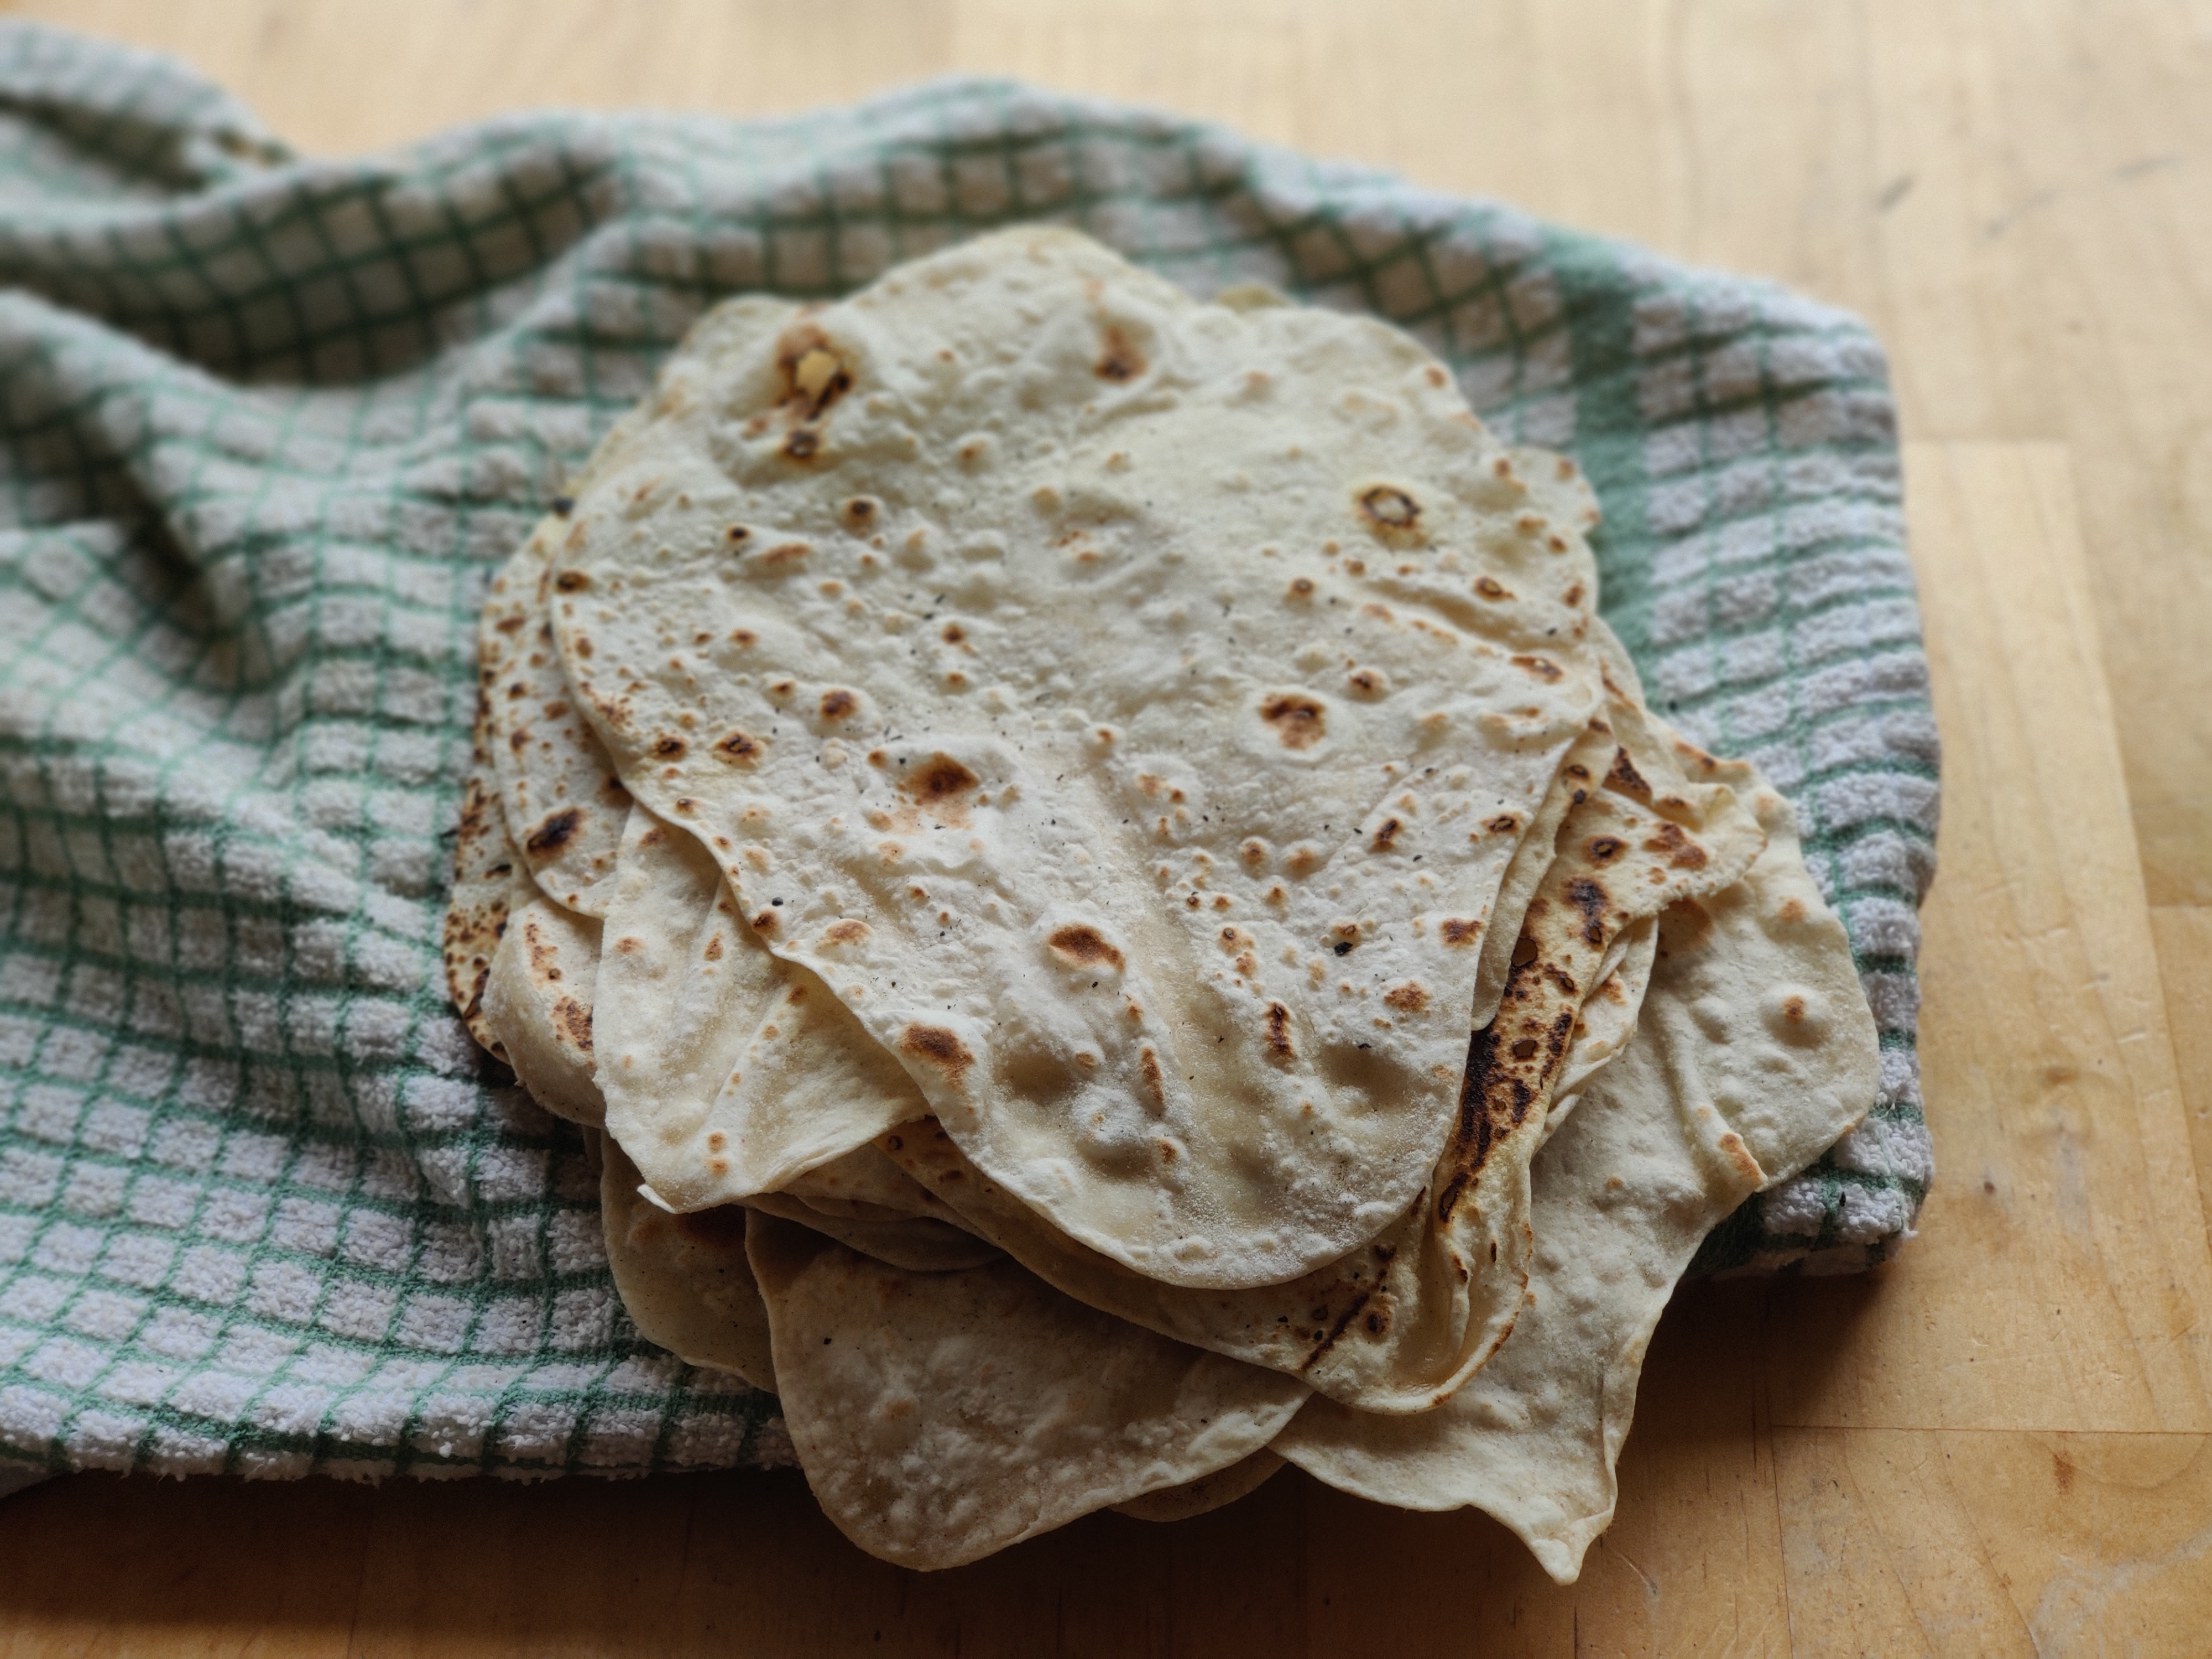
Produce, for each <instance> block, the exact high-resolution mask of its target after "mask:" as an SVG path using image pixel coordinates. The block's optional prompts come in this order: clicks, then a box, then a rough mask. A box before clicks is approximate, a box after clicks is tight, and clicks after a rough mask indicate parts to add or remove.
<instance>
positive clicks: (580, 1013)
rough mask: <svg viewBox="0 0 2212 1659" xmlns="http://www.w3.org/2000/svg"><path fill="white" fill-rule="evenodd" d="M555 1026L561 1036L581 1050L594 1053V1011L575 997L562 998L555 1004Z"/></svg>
mask: <svg viewBox="0 0 2212 1659" xmlns="http://www.w3.org/2000/svg"><path fill="white" fill-rule="evenodd" d="M553 1024H554V1025H555V1027H556V1029H557V1030H559V1031H560V1033H561V1035H562V1036H565V1037H567V1038H568V1041H569V1042H573V1043H574V1044H575V1045H576V1047H578V1048H581V1049H582V1050H583V1051H584V1052H585V1053H586V1054H589V1053H591V1051H592V1011H591V1010H590V1009H589V1008H586V1006H584V1005H583V1004H582V1003H580V1002H578V1001H577V1000H575V999H574V997H560V998H557V999H556V1000H555V1001H554V1004H553Z"/></svg>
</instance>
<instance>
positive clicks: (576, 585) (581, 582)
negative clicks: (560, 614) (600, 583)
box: [553, 570, 592, 593]
mask: <svg viewBox="0 0 2212 1659" xmlns="http://www.w3.org/2000/svg"><path fill="white" fill-rule="evenodd" d="M591 585H592V579H591V578H590V577H589V576H587V575H586V574H584V573H583V572H582V571H580V570H563V571H562V572H561V574H559V575H557V576H556V577H554V578H553V586H556V587H557V588H559V589H560V590H561V591H562V592H563V593H580V592H583V590H584V589H586V588H587V587H589V586H591Z"/></svg>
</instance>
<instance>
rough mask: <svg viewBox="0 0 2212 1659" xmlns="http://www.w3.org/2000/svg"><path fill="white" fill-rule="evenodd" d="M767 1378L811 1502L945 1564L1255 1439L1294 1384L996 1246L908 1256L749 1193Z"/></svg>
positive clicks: (1272, 1430)
mask: <svg viewBox="0 0 2212 1659" xmlns="http://www.w3.org/2000/svg"><path fill="white" fill-rule="evenodd" d="M749 1243H750V1254H751V1260H752V1267H753V1273H754V1275H755V1278H756V1279H757V1281H758V1283H759V1285H760V1288H761V1293H762V1297H763V1300H764V1301H765V1303H766V1304H767V1307H768V1314H769V1332H770V1335H771V1340H772V1342H773V1346H774V1352H775V1371H776V1379H777V1382H778V1383H779V1385H780V1386H779V1389H778V1394H779V1395H780V1396H781V1401H782V1405H783V1415H784V1422H785V1424H786V1425H787V1426H788V1428H789V1429H790V1431H791V1440H792V1445H793V1448H794V1449H796V1450H797V1452H798V1454H799V1467H800V1468H802V1469H804V1470H805V1472H806V1479H807V1483H808V1484H809V1485H810V1486H812V1487H813V1489H814V1493H815V1496H816V1498H818V1499H819V1500H820V1502H821V1504H822V1508H823V1512H824V1513H825V1514H827V1515H828V1516H829V1518H830V1520H831V1521H832V1522H835V1523H836V1526H837V1528H838V1529H839V1530H840V1531H842V1532H843V1533H844V1534H845V1535H846V1536H847V1537H848V1538H850V1539H851V1540H852V1541H854V1543H855V1544H858V1545H859V1546H860V1547H861V1548H862V1549H864V1550H866V1551H867V1552H868V1553H870V1554H872V1555H877V1556H880V1557H881V1558H883V1559H884V1560H887V1561H892V1562H896V1564H898V1565H901V1566H906V1567H914V1568H918V1569H923V1570H927V1569H931V1568H936V1567H952V1566H957V1565H960V1564H961V1563H962V1562H963V1561H973V1560H975V1559H977V1558H978V1557H981V1556H984V1555H988V1554H990V1553H992V1552H993V1551H994V1550H1000V1549H1004V1548H1005V1547H1006V1546H1007V1545H1009V1544H1014V1543H1018V1542H1019V1541H1021V1540H1023V1539H1024V1538H1030V1537H1034V1536H1035V1535H1036V1534H1039V1533H1042V1532H1048V1531H1050V1530H1051V1529H1052V1528H1054V1527H1059V1526H1064V1525H1065V1524H1066V1523H1067V1522H1070V1521H1073V1520H1074V1519H1076V1518H1077V1517H1078V1516H1083V1515H1086V1514H1088V1513H1090V1512H1091V1510H1098V1509H1104V1508H1106V1507H1107V1506H1109V1505H1110V1504H1121V1503H1126V1502H1127V1501H1128V1500H1129V1499H1131V1498H1138V1497H1140V1496H1142V1495H1143V1494H1145V1493H1146V1492H1158V1491H1162V1490H1164V1489H1166V1488H1169V1487H1172V1486H1183V1485H1185V1484H1187V1483H1188V1482H1190V1481H1193V1480H1199V1479H1200V1478H1202V1477H1204V1476H1206V1475H1208V1474H1212V1473H1214V1472H1215V1471H1216V1470H1219V1469H1225V1468H1230V1467H1231V1466H1232V1465H1234V1464H1237V1463H1238V1462H1242V1461H1243V1460H1244V1459H1245V1458H1248V1457H1249V1456H1251V1455H1253V1454H1254V1453H1255V1452H1257V1451H1259V1450H1261V1449H1262V1448H1263V1447H1265V1446H1266V1445H1267V1443H1268V1442H1269V1441H1270V1440H1273V1438H1274V1437H1275V1436H1276V1434H1277V1433H1278V1432H1279V1431H1280V1430H1281V1428H1282V1426H1283V1425H1284V1424H1285V1423H1286V1422H1288V1421H1289V1420H1290V1419H1291V1415H1292V1414H1293V1413H1295V1412H1297V1409H1298V1407H1299V1406H1300V1405H1301V1404H1303V1403H1304V1400H1305V1398H1306V1390H1305V1389H1304V1386H1303V1385H1302V1384H1300V1383H1297V1381H1295V1380H1294V1379H1292V1378H1290V1377H1286V1376H1280V1375H1279V1374H1277V1373H1275V1372H1273V1371H1266V1370H1258V1369H1257V1368H1255V1367H1253V1366H1249V1365H1239V1364H1237V1363H1236V1362H1235V1361H1233V1360H1228V1359H1224V1358H1221V1357H1220V1356H1218V1355H1217V1354H1210V1353H1203V1352H1199V1351H1198V1350H1196V1349H1194V1348H1187V1347H1184V1346H1181V1345H1180V1344H1177V1343H1174V1342H1170V1341H1168V1340H1166V1339H1164V1338H1163V1337H1158V1336H1155V1335H1153V1334H1152V1333H1150V1332H1148V1331H1139V1330H1137V1329H1134V1328H1132V1327H1130V1326H1127V1325H1124V1324H1122V1323H1121V1322H1120V1321H1118V1320H1116V1319H1114V1318H1111V1317H1109V1316H1107V1315H1105V1314H1102V1313H1099V1312H1098V1311H1097V1310H1095V1309H1091V1308H1086V1307H1085V1306H1083V1305H1082V1304H1080V1303H1079V1302H1075V1301H1073V1300H1071V1299H1070V1298H1069V1297H1064V1296H1062V1295H1060V1293H1059V1292H1058V1291H1054V1290H1052V1289H1051V1288H1050V1287H1048V1285H1044V1284H1043V1283H1042V1281H1040V1280H1038V1279H1036V1278H1034V1277H1033V1276H1031V1275H1030V1273H1026V1272H1024V1270H1023V1269H1022V1268H1020V1267H1018V1266H1016V1265H1015V1264H1014V1263H1012V1262H1011V1261H999V1262H996V1263H994V1264H993V1265H991V1266H989V1267H973V1268H970V1269H969V1270H968V1271H966V1272H964V1273H907V1272H903V1271H902V1270H900V1269H899V1268H896V1267H887V1266H885V1265H884V1264H883V1263H881V1262H878V1261H870V1260H869V1259H868V1258H867V1257H866V1256H863V1255H859V1254H858V1253H857V1252H854V1251H852V1250H848V1249H846V1248H844V1247H843V1246H842V1245H840V1244H837V1243H833V1242H832V1241H830V1240H829V1239H827V1238H824V1237H822V1236H821V1235H820V1234H818V1233H814V1232H811V1231H808V1230H806V1229H805V1228H803V1227H799V1226H796V1225H793V1224H792V1223H790V1222H787V1221H781V1220H778V1219H776V1218H774V1217H771V1216H764V1215H761V1214H759V1213H758V1212H755V1213H754V1214H753V1216H752V1218H751V1228H750V1234H749Z"/></svg>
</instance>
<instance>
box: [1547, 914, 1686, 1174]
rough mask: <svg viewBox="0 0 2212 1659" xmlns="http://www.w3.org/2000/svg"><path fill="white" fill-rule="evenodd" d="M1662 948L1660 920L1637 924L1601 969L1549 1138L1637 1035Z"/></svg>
mask: <svg viewBox="0 0 2212 1659" xmlns="http://www.w3.org/2000/svg"><path fill="white" fill-rule="evenodd" d="M1658 945H1659V918H1658V917H1656V916H1646V917H1644V920H1643V921H1638V922H1636V923H1634V924H1633V925H1632V926H1631V927H1629V928H1628V930H1627V931H1626V933H1623V934H1622V935H1621V936H1620V939H1618V940H1617V941H1615V943H1614V945H1613V951H1612V952H1611V954H1612V955H1613V956H1615V957H1619V961H1618V962H1616V963H1613V964H1612V965H1611V966H1609V967H1606V968H1603V969H1600V970H1599V972H1600V978H1599V980H1598V983H1597V989H1596V990H1595V991H1593V992H1591V993H1590V994H1589V997H1588V998H1587V999H1585V1000H1584V1001H1583V1006H1582V1012H1581V1014H1580V1015H1579V1016H1578V1017H1577V1018H1576V1021H1575V1037H1574V1042H1573V1043H1572V1045H1571V1047H1570V1048H1568V1050H1567V1057H1566V1059H1565V1060H1564V1061H1562V1062H1561V1064H1560V1066H1559V1081H1558V1082H1557V1083H1556V1084H1554V1085H1553V1089H1552V1109H1551V1110H1550V1112H1549V1113H1548V1114H1547V1115H1546V1116H1545V1119H1544V1133H1545V1135H1546V1136H1547V1137H1548V1136H1551V1135H1553V1134H1556V1133H1559V1126H1560V1125H1561V1124H1562V1123H1564V1122H1565V1121H1566V1119H1567V1115H1568V1114H1569V1113H1571V1111H1573V1110H1574V1109H1575V1107H1576V1106H1577V1104H1578V1103H1580V1101H1581V1099H1582V1093H1583V1090H1584V1089H1585V1088H1587V1087H1588V1086H1589V1081H1590V1079H1592V1078H1594V1077H1595V1076H1596V1075H1597V1074H1598V1073H1600V1072H1601V1071H1603V1070H1604V1069H1605V1067H1606V1066H1607V1064H1609V1063H1610V1062H1611V1061H1612V1060H1613V1056H1614V1055H1616V1054H1619V1053H1620V1051H1621V1050H1622V1049H1623V1048H1626V1047H1627V1046H1628V1040H1629V1038H1631V1037H1632V1036H1635V1035H1636V1022H1637V1019H1638V1016H1639V1015H1640V1014H1641V1013H1642V1012H1643V1007H1644V994H1645V992H1646V991H1647V990H1648V989H1649V988H1650V981H1651V964H1652V963H1653V962H1654V960H1656V957H1657V955H1658Z"/></svg>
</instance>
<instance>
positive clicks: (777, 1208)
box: [701, 1193, 1006, 1273]
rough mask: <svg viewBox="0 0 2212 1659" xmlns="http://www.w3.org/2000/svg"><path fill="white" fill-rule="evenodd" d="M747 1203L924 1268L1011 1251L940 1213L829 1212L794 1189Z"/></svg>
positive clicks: (942, 1269) (879, 1257)
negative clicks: (883, 1216)
mask: <svg viewBox="0 0 2212 1659" xmlns="http://www.w3.org/2000/svg"><path fill="white" fill-rule="evenodd" d="M745 1203H746V1206H748V1207H749V1208H751V1209H755V1210H758V1211H759V1212H761V1213H762V1214H763V1215H772V1216H777V1217H780V1218H782V1219H783V1220H786V1221H793V1222H796V1223H798V1224H799V1225H800V1226H802V1227H811V1228H812V1229H813V1230H814V1231H816V1232H817V1233H820V1234H822V1235H823V1237H827V1238H834V1239H836V1241H837V1242H838V1243H840V1244H842V1245H844V1246H845V1247H846V1248H847V1249H854V1250H858V1251H859V1252H860V1254H861V1255H865V1256H869V1257H872V1259H874V1260H875V1261H883V1262H888V1263H889V1264H890V1266H892V1267H904V1268H907V1269H908V1270H910V1271H912V1272H914V1273H955V1272H957V1271H958V1270H959V1269H961V1268H963V1267H981V1266H982V1265H983V1264H984V1263H985V1262H987V1261H998V1260H999V1259H1000V1257H1001V1256H1003V1255H1005V1254H1006V1252H1005V1251H1004V1250H1001V1249H999V1248H998V1247H997V1246H995V1245H993V1244H987V1243H984V1242H983V1241H982V1240H981V1238H978V1237H976V1236H975V1234H974V1233H973V1232H971V1231H969V1230H968V1229H966V1228H965V1227H962V1226H957V1225H954V1224H953V1223H952V1222H950V1221H946V1220H942V1219H940V1218H937V1217H935V1216H926V1215H917V1216H898V1217H894V1218H890V1219H888V1220H872V1219H868V1218H862V1217H856V1216H850V1215H836V1214H831V1213H825V1212H823V1211H821V1210H817V1209H816V1208H815V1207H814V1206H812V1205H811V1204H809V1203H808V1202H807V1201H806V1200H805V1199H802V1198H795V1197H793V1195H792V1194H789V1193H756V1194H754V1195H753V1196H752V1197H750V1198H749V1199H747V1200H745ZM701 1213H705V1212H701Z"/></svg>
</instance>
